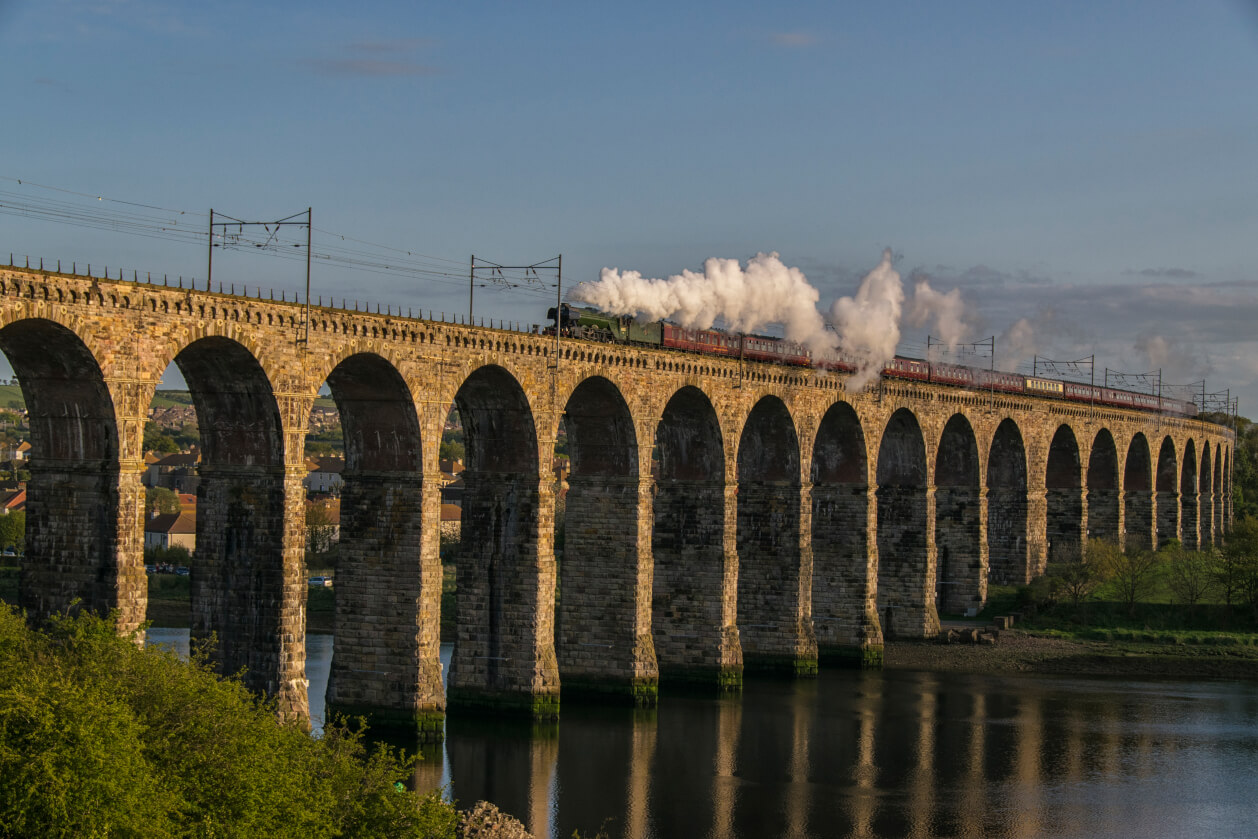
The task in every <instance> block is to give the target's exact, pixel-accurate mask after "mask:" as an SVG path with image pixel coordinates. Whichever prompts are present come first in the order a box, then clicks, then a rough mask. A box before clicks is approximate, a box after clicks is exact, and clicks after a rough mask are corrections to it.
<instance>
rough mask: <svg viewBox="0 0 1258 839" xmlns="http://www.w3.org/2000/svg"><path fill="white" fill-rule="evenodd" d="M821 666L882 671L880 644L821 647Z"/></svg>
mask: <svg viewBox="0 0 1258 839" xmlns="http://www.w3.org/2000/svg"><path fill="white" fill-rule="evenodd" d="M818 652H819V654H820V655H819V657H820V660H821V663H822V664H825V665H828V666H831V665H832V666H835V667H848V668H857V667H860V668H870V669H875V670H880V669H882V644H862V645H860V646H852V645H847V646H826V647H821V648H820V650H819V651H818Z"/></svg>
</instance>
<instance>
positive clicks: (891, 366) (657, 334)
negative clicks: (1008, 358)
mask: <svg viewBox="0 0 1258 839" xmlns="http://www.w3.org/2000/svg"><path fill="white" fill-rule="evenodd" d="M546 316H547V318H549V319H550V320H551V321H552V322H554V325H552V326H549V327H547V328H546V330H545V332H546V334H548V335H554V334H555V329H556V328H558V329H559V331H560V334H561V335H563V336H564V337H568V338H580V339H584V340H588V341H604V342H610V343H616V344H637V345H641V346H650V347H662V348H664V349H671V350H681V351H683V352H692V353H699V354H701V355H718V356H725V357H727V358H742V359H746V360H747V361H761V362H768V363H771V364H786V365H791V366H795V367H813V366H821V367H823V368H825V369H828V370H835V371H837V372H845V373H853V372H855V371H856V366H855V365H854V364H852V363H851V362H847V361H843V360H834V361H826V362H824V363H822V364H820V365H814V363H813V359H812V353H811V352H809V350H808V348H807V347H804V346H803V345H802V344H797V343H795V342H793V341H786V340H783V339H781V338H773V337H770V336H767V335H735V334H732V333H729V332H722V331H720V330H716V329H687V328H685V327H682V326H678V325H677V324H674V323H669V322H668V321H654V322H652V323H641V322H639V321H637V320H636V319H635V318H633V317H632V316H629V315H609V314H607V313H605V312H600V311H598V310H596V309H587V308H582V307H578V306H572V305H570V304H568V303H564V304H563V305H561V306H559V307H558V308H557V309H556V308H555V307H553V306H552V307H551V308H550V310H549V311H548V312H547V313H546ZM882 376H883V377H884V378H888V379H911V380H914V381H921V382H930V383H933V384H944V385H953V386H955V387H964V388H971V389H974V390H987V391H999V392H1000V393H1025V394H1030V395H1032V396H1048V397H1055V398H1058V399H1064V400H1066V401H1069V402H1083V403H1087V404H1091V405H1106V406H1112V407H1116V408H1134V409H1137V410H1143V411H1157V412H1161V413H1166V414H1174V415H1177V416H1188V417H1191V416H1195V415H1196V413H1197V406H1196V404H1194V403H1193V402H1187V401H1184V400H1182V399H1171V398H1168V397H1164V396H1157V395H1154V394H1148V393H1137V392H1135V391H1130V390H1119V389H1117V388H1112V387H1098V386H1096V385H1090V384H1084V383H1082V382H1071V381H1064V380H1060V379H1048V378H1044V377H1041V376H1024V375H1022V374H1020V373H1006V372H1003V371H1000V370H984V369H982V368H979V367H966V366H964V365H961V364H948V363H944V362H938V361H925V360H923V359H919V358H904V357H901V356H896V357H895V358H893V359H891V360H890V361H889V362H887V364H886V365H885V366H884V367H883V368H882Z"/></svg>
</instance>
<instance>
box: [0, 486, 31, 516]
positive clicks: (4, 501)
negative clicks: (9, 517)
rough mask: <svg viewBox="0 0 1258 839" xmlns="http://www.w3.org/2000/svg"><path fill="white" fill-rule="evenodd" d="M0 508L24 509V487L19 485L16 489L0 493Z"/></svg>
mask: <svg viewBox="0 0 1258 839" xmlns="http://www.w3.org/2000/svg"><path fill="white" fill-rule="evenodd" d="M0 509H3V510H4V511H5V512H8V511H9V510H25V509H26V488H25V487H21V488H19V489H16V490H12V491H9V492H5V493H2V494H0Z"/></svg>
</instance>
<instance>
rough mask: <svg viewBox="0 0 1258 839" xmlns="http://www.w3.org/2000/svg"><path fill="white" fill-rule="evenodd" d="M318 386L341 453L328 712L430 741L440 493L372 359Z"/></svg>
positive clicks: (413, 416) (409, 407)
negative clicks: (334, 416) (335, 421)
mask: <svg viewBox="0 0 1258 839" xmlns="http://www.w3.org/2000/svg"><path fill="white" fill-rule="evenodd" d="M327 383H328V389H329V390H330V391H331V393H332V399H333V400H334V401H335V402H336V408H337V411H338V413H339V414H340V417H341V428H342V431H343V434H344V443H345V465H344V469H343V471H342V473H341V477H342V479H343V480H344V483H343V485H342V487H341V499H340V501H341V520H340V541H339V548H338V557H337V568H336V623H335V632H334V636H333V651H332V666H331V670H330V672H329V675H328V690H327V708H328V710H329V711H330V712H336V713H339V714H343V715H347V716H363V717H365V718H366V719H368V721H369V722H370V723H371V724H372V726H373V727H375V728H379V727H382V726H384V727H390V728H394V727H396V728H402V729H406V730H411V729H418V733H419V737H420V739H422V740H440V739H441V736H442V721H443V719H444V710H445V695H444V689H443V688H442V684H441V659H440V652H441V640H440V628H439V620H438V618H439V615H440V610H441V561H440V557H439V556H438V555H437V550H436V545H435V541H436V540H434V539H432V538H428V537H429V534H426V533H425V532H424V521H423V519H424V516H423V512H424V497H425V494H428V495H436V494H437V493H438V492H439V488H438V487H436V486H434V487H431V488H426V487H425V482H424V471H423V458H422V457H421V435H420V428H419V418H418V415H417V413H416V410H415V403H414V400H413V397H412V396H411V392H410V389H409V388H408V387H407V385H406V381H405V380H404V379H403V378H402V375H401V373H399V372H398V370H397V368H396V367H394V365H393V364H392V363H391V362H389V361H388V360H387V359H385V358H383V357H381V356H379V355H376V354H374V353H369V352H362V353H357V354H354V355H351V356H349V357H347V358H345V359H343V360H342V361H341V362H340V363H339V364H337V366H336V367H335V368H333V369H332V371H331V372H330V373H329V374H328V378H327ZM426 489H427V490H428V491H427V493H426Z"/></svg>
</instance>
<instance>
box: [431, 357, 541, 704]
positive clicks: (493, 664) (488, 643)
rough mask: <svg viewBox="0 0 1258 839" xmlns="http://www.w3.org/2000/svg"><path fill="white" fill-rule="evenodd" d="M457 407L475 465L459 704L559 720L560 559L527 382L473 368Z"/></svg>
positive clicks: (458, 645) (456, 688) (456, 669)
mask: <svg viewBox="0 0 1258 839" xmlns="http://www.w3.org/2000/svg"><path fill="white" fill-rule="evenodd" d="M454 402H455V405H456V407H457V408H458V411H459V416H460V418H461V420H462V422H463V429H464V434H465V438H466V444H465V445H466V449H467V469H466V470H465V471H464V472H463V482H464V490H463V513H462V536H461V538H460V549H459V555H458V563H457V579H458V584H457V588H458V593H457V596H456V607H455V612H456V618H455V622H456V624H457V626H458V634H457V637H456V640H455V642H454V653H453V656H452V658H451V661H450V675H449V680H448V682H447V684H448V688H447V698H448V701H449V705H450V708H451V710H454V709H455V708H456V707H457V706H462V707H466V708H481V709H484V710H488V711H493V712H498V713H504V712H505V713H511V714H521V715H524V716H529V717H532V718H534V719H552V718H554V717H556V716H558V713H559V669H558V663H557V662H556V660H555V648H554V635H553V627H554V622H553V616H554V608H555V559H554V554H553V550H552V546H551V544H550V542H551V539H550V533H549V527H548V528H547V531H548V532H547V533H546V534H545V537H543V534H542V532H541V526H540V507H541V503H542V498H541V491H540V490H541V480H540V475H539V471H538V466H539V464H538V451H537V445H538V444H537V430H536V426H535V424H534V421H533V412H532V410H531V408H530V407H529V402H528V398H527V397H526V396H525V394H524V390H523V388H522V387H521V386H520V383H519V382H517V381H516V379H515V377H514V376H512V375H511V374H510V373H509V372H507V370H505V369H504V368H502V367H499V366H497V365H487V366H484V367H480V368H478V369H476V370H475V371H473V372H472V373H471V375H469V376H468V377H467V379H466V380H465V381H464V382H463V384H462V386H461V387H460V388H459V391H458V393H457V394H455V397H454Z"/></svg>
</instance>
